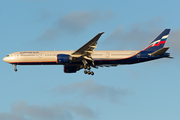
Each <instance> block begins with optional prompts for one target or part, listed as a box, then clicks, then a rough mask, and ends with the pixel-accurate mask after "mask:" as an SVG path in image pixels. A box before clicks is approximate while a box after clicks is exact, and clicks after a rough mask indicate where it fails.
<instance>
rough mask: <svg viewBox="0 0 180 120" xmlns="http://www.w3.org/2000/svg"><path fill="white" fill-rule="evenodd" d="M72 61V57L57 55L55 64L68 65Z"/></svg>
mask: <svg viewBox="0 0 180 120" xmlns="http://www.w3.org/2000/svg"><path fill="white" fill-rule="evenodd" d="M71 60H72V57H71V56H70V55H67V54H58V55H57V63H68V62H70V61H71Z"/></svg>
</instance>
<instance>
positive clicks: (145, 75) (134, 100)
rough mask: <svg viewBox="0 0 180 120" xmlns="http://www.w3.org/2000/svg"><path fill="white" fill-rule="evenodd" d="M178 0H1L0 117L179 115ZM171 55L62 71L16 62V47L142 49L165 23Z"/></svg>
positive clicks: (64, 119)
mask: <svg viewBox="0 0 180 120" xmlns="http://www.w3.org/2000/svg"><path fill="white" fill-rule="evenodd" d="M179 6H180V1H179V0H126V1H125V0H105V1H100V0H0V41H1V44H0V58H1V60H0V67H1V69H0V74H1V75H0V120H84V119H87V120H117V119H118V120H152V119H153V120H179V119H180V114H179V111H180V96H179V93H180V87H179V85H180V76H179V74H180V62H179V61H180V55H179V52H180V47H179V46H180V26H179V21H180V15H179V11H180V7H179ZM166 28H169V29H171V32H170V34H169V37H168V39H167V42H166V44H165V46H168V47H170V49H169V50H168V51H167V52H169V53H171V56H172V57H174V59H167V58H163V59H159V60H154V61H149V62H144V63H139V64H133V65H120V66H118V67H110V68H106V67H104V68H98V69H93V71H94V73H95V75H94V76H89V75H85V74H84V71H83V70H81V71H78V72H77V73H73V74H67V73H64V72H63V66H60V65H54V66H18V67H17V68H18V72H14V67H13V66H12V65H11V64H8V63H5V62H4V61H3V60H2V59H3V57H5V56H6V55H8V54H10V53H13V52H18V51H40V50H77V49H78V48H80V47H81V46H82V45H84V44H85V43H86V42H88V41H89V40H90V39H92V38H93V37H94V36H95V35H97V34H98V33H100V32H105V33H104V34H103V35H102V36H101V38H100V39H99V41H98V45H97V48H96V49H95V50H142V49H144V48H145V47H146V46H147V45H148V44H149V43H150V42H151V41H152V40H153V39H154V38H155V37H157V35H159V34H160V33H161V32H162V31H163V30H164V29H166Z"/></svg>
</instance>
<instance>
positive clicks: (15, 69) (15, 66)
mask: <svg viewBox="0 0 180 120" xmlns="http://www.w3.org/2000/svg"><path fill="white" fill-rule="evenodd" d="M13 66H14V71H15V72H17V65H14V64H13Z"/></svg>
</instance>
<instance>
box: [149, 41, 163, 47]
mask: <svg viewBox="0 0 180 120" xmlns="http://www.w3.org/2000/svg"><path fill="white" fill-rule="evenodd" d="M160 41H161V40H157V41H154V42H153V43H151V44H150V45H149V46H154V45H156V44H158V43H159V42H160Z"/></svg>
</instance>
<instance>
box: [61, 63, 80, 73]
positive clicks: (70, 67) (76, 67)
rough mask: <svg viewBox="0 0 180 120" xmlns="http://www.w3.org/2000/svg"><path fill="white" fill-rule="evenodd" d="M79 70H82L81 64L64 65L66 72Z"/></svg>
mask: <svg viewBox="0 0 180 120" xmlns="http://www.w3.org/2000/svg"><path fill="white" fill-rule="evenodd" d="M78 70H80V67H79V66H67V65H64V73H75V72H76V71H78Z"/></svg>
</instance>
